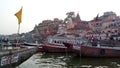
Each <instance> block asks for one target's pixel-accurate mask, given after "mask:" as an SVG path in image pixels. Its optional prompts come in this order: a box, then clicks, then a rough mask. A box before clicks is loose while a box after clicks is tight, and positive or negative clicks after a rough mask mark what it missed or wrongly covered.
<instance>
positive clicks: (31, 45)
mask: <svg viewBox="0 0 120 68" xmlns="http://www.w3.org/2000/svg"><path fill="white" fill-rule="evenodd" d="M21 47H27V48H30V47H35V48H37V49H38V51H39V52H43V51H44V49H43V45H42V44H38V43H27V42H25V43H24V44H23V46H21Z"/></svg>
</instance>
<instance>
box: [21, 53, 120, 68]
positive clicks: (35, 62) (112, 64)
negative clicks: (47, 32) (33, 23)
mask: <svg viewBox="0 0 120 68" xmlns="http://www.w3.org/2000/svg"><path fill="white" fill-rule="evenodd" d="M19 68H120V58H80V57H75V56H74V54H64V53H37V54H35V55H33V56H32V57H31V58H30V59H29V60H27V61H25V62H24V63H22V64H21V65H20V66H19Z"/></svg>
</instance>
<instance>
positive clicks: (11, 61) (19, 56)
mask: <svg viewBox="0 0 120 68" xmlns="http://www.w3.org/2000/svg"><path fill="white" fill-rule="evenodd" d="M36 52H37V49H36V48H21V49H10V50H0V68H14V67H16V66H18V65H20V64H21V63H22V62H24V61H25V60H27V59H28V58H30V57H31V56H32V55H33V54H34V53H36Z"/></svg>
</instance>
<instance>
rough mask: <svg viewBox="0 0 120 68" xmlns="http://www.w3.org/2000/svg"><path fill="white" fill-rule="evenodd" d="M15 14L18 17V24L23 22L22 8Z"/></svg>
mask: <svg viewBox="0 0 120 68" xmlns="http://www.w3.org/2000/svg"><path fill="white" fill-rule="evenodd" d="M15 16H16V17H17V18H18V24H20V23H21V22H22V8H21V9H20V10H19V11H18V12H17V13H16V14H15Z"/></svg>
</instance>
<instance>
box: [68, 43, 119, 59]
mask: <svg viewBox="0 0 120 68" xmlns="http://www.w3.org/2000/svg"><path fill="white" fill-rule="evenodd" d="M67 46H69V47H71V49H72V51H73V52H75V53H76V54H77V55H79V56H81V57H120V47H115V46H114V45H112V47H111V44H106V45H102V44H101V45H99V44H96V46H93V45H92V44H90V43H89V44H83V45H79V46H78V45H74V44H69V45H67Z"/></svg>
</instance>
